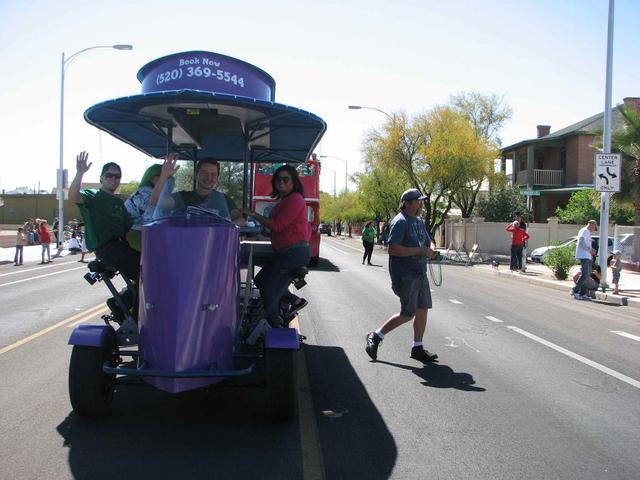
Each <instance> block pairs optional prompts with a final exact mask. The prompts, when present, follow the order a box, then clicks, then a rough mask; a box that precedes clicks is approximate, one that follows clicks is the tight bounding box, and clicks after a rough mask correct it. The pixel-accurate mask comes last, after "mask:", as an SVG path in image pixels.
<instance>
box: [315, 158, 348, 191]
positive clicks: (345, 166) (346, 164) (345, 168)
mask: <svg viewBox="0 0 640 480" xmlns="http://www.w3.org/2000/svg"><path fill="white" fill-rule="evenodd" d="M318 156H319V157H320V158H335V159H336V160H340V161H341V162H344V191H345V192H348V191H349V189H348V186H347V178H348V176H349V163H348V162H347V161H346V160H345V159H344V158H340V157H334V156H333V155H318ZM334 174H335V172H334ZM333 189H334V193H335V182H334V187H333Z"/></svg>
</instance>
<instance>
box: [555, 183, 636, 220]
mask: <svg viewBox="0 0 640 480" xmlns="http://www.w3.org/2000/svg"><path fill="white" fill-rule="evenodd" d="M556 216H557V217H558V221H559V222H560V223H573V224H577V225H585V224H586V223H587V222H588V221H589V220H591V219H596V220H597V219H598V218H600V194H599V193H598V192H596V191H595V190H591V189H589V190H578V191H577V192H573V194H572V195H571V197H570V198H569V201H568V202H567V205H566V207H564V208H563V207H558V208H556ZM609 220H610V221H611V222H613V223H617V224H618V225H631V224H632V223H633V209H632V208H631V207H628V206H625V205H624V204H623V205H620V203H619V201H618V200H617V199H616V198H615V197H614V198H612V199H611V205H610V208H609Z"/></svg>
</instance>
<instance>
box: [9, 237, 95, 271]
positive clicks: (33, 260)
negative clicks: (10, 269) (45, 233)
mask: <svg viewBox="0 0 640 480" xmlns="http://www.w3.org/2000/svg"><path fill="white" fill-rule="evenodd" d="M50 248H51V260H55V259H56V258H60V257H66V256H67V255H71V252H69V250H66V249H64V250H61V251H60V252H58V250H57V249H56V248H55V245H54V244H53V243H52V244H51V247H50ZM15 254H16V249H15V247H10V248H0V265H6V264H8V263H11V264H13V259H14V257H15ZM76 256H77V257H78V260H80V257H81V255H80V254H77V255H76ZM89 256H91V257H93V254H87V255H86V256H85V260H90V259H89ZM22 258H23V265H22V266H23V267H24V266H26V265H27V264H30V265H34V264H39V263H40V262H41V261H42V246H41V245H25V247H24V249H23V252H22ZM17 268H20V267H16V269H17Z"/></svg>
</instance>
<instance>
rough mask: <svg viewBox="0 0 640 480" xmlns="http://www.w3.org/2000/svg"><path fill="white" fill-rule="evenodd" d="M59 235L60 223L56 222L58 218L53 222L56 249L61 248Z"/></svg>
mask: <svg viewBox="0 0 640 480" xmlns="http://www.w3.org/2000/svg"><path fill="white" fill-rule="evenodd" d="M59 233H60V222H59V221H58V218H57V217H56V218H55V219H54V220H53V236H54V238H55V239H56V248H60V247H61V245H60V237H59Z"/></svg>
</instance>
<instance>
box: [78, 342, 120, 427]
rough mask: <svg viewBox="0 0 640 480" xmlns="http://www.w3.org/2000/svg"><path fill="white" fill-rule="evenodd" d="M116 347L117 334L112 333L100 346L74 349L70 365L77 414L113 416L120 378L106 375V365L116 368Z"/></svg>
mask: <svg viewBox="0 0 640 480" xmlns="http://www.w3.org/2000/svg"><path fill="white" fill-rule="evenodd" d="M115 344H116V343H115V333H114V332H113V330H111V331H109V333H108V334H106V335H105V337H104V339H103V342H102V345H101V346H99V347H86V346H81V345H76V346H74V347H73V351H72V352H71V361H70V363H69V399H70V400H71V407H72V408H73V411H74V412H75V413H76V414H77V415H79V416H81V417H85V418H97V417H104V416H107V415H109V414H110V413H111V402H112V400H113V392H114V389H115V379H116V376H115V375H110V374H106V373H104V372H103V371H102V365H103V364H104V363H105V362H109V364H110V365H112V366H115V353H114V348H115Z"/></svg>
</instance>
